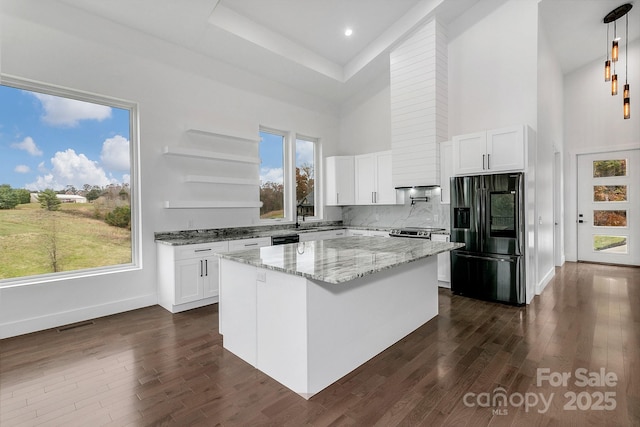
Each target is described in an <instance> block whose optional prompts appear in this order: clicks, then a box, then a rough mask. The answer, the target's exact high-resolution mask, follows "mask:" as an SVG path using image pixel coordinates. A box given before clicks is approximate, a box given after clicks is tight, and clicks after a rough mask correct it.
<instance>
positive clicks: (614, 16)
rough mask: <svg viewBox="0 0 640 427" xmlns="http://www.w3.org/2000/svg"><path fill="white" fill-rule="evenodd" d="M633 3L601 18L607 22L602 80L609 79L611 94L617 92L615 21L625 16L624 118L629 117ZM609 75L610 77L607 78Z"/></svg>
mask: <svg viewBox="0 0 640 427" xmlns="http://www.w3.org/2000/svg"><path fill="white" fill-rule="evenodd" d="M632 7H633V5H632V4H631V3H626V4H623V5H622V6H618V7H617V8H615V9H614V10H612V11H611V12H609V13H608V14H607V15H606V16H605V17H604V19H603V22H604V23H605V24H607V59H606V61H605V63H604V80H605V81H609V80H611V95H617V94H618V74H617V73H616V62H618V57H619V46H618V41H619V40H620V39H619V38H618V29H617V24H616V21H617V20H618V19H620V18H622V17H623V16H625V17H626V19H625V21H626V26H625V60H624V61H625V64H624V72H625V76H624V90H623V95H622V99H623V116H624V118H625V119H628V118H630V117H631V98H630V95H629V81H628V75H629V71H628V66H629V15H628V13H629V11H630V10H631V8H632ZM611 22H613V42H612V44H611V60H609V48H608V45H609V24H610V23H611ZM612 62H613V73H611V63H612ZM609 77H610V79H609Z"/></svg>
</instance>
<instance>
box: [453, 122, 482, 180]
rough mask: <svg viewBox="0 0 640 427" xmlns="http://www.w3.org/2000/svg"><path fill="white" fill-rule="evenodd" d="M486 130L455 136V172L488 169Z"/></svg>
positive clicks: (470, 172) (466, 172) (468, 172)
mask: <svg viewBox="0 0 640 427" xmlns="http://www.w3.org/2000/svg"><path fill="white" fill-rule="evenodd" d="M486 149H487V134H486V132H478V133H472V134H468V135H458V136H454V137H453V150H452V151H453V172H454V174H455V175H467V174H474V173H482V172H483V171H486V160H487V159H486V157H487V156H486Z"/></svg>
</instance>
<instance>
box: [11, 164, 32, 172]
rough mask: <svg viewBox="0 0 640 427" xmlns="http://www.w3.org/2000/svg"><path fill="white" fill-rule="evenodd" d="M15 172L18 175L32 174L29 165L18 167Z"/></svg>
mask: <svg viewBox="0 0 640 427" xmlns="http://www.w3.org/2000/svg"><path fill="white" fill-rule="evenodd" d="M13 171H14V172H17V173H29V172H31V168H30V167H29V166H27V165H18V166H16V167H15V168H14V169H13Z"/></svg>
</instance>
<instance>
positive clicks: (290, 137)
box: [258, 125, 324, 225]
mask: <svg viewBox="0 0 640 427" xmlns="http://www.w3.org/2000/svg"><path fill="white" fill-rule="evenodd" d="M258 132H259V133H261V132H265V133H270V134H274V135H280V136H282V137H283V144H284V147H283V150H282V151H283V160H282V161H283V165H282V169H283V171H282V175H283V184H284V202H283V207H284V217H283V218H275V219H261V218H260V211H259V210H258V222H259V224H261V225H269V224H272V225H274V224H295V223H296V220H297V218H296V141H297V140H298V139H301V140H304V141H309V142H313V143H314V144H315V149H314V159H313V161H314V203H315V216H313V217H306V219H305V220H308V221H312V222H313V221H321V220H322V218H323V214H324V209H323V206H322V201H323V198H322V197H320V194H322V189H323V188H322V177H323V175H322V163H321V160H322V145H321V142H320V138H316V137H310V136H307V135H305V134H301V133H296V132H294V131H285V130H281V129H276V128H273V127H269V126H262V125H260V126H259V129H258ZM259 152H260V149H258V153H259ZM261 164H262V163H261ZM259 167H261V166H259ZM259 172H260V171H258V173H259ZM258 197H260V196H259V195H258Z"/></svg>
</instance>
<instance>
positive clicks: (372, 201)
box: [371, 191, 375, 203]
mask: <svg viewBox="0 0 640 427" xmlns="http://www.w3.org/2000/svg"><path fill="white" fill-rule="evenodd" d="M371 203H375V200H374V199H373V191H372V192H371Z"/></svg>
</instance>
